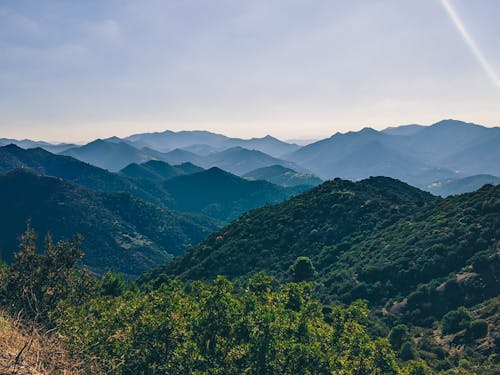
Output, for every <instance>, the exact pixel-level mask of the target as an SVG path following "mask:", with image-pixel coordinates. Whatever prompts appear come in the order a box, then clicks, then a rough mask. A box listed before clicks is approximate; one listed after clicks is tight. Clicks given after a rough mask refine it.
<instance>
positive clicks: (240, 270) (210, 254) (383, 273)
mask: <svg viewBox="0 0 500 375" xmlns="http://www.w3.org/2000/svg"><path fill="white" fill-rule="evenodd" d="M499 249H500V187H499V186H496V187H495V186H492V185H486V186H484V187H483V188H481V189H480V190H478V191H476V192H474V193H468V194H463V195H458V196H453V197H449V198H446V199H442V198H437V197H433V196H431V195H430V194H428V193H424V192H422V191H420V190H418V189H415V188H412V187H410V186H409V185H406V184H404V183H401V182H399V181H397V180H392V179H390V178H382V177H377V178H370V179H367V180H363V181H360V182H350V181H344V180H340V179H336V180H334V181H329V182H326V183H324V184H322V185H320V186H319V187H317V188H315V189H313V190H311V191H309V192H306V193H304V194H302V195H300V196H297V197H295V198H293V199H291V200H289V201H286V202H283V203H281V204H278V205H275V206H271V207H264V208H260V209H256V210H253V211H251V212H249V213H247V214H245V215H243V216H242V217H240V218H239V219H238V220H236V221H235V222H233V223H232V224H230V225H228V226H226V227H224V228H223V229H221V230H220V231H219V232H217V233H214V234H212V235H211V236H210V237H208V239H207V240H206V241H204V242H203V243H201V244H200V245H198V246H197V247H195V248H194V249H192V250H190V251H188V252H187V253H186V254H184V255H182V256H180V257H177V258H175V259H173V260H172V261H171V262H169V263H167V264H166V265H165V266H164V267H162V268H160V269H158V270H156V271H155V272H152V273H150V274H149V275H148V276H146V277H144V280H150V279H153V280H154V279H155V278H156V277H157V276H158V275H159V274H162V273H165V274H167V275H171V276H175V277H178V278H180V279H184V280H195V279H205V280H209V279H214V278H215V277H216V275H224V276H227V277H229V278H232V279H236V280H237V279H242V280H245V279H247V278H248V277H250V275H252V274H253V273H255V272H259V271H264V272H268V273H270V274H272V275H273V276H275V277H276V278H277V279H278V280H281V281H292V280H310V281H314V283H315V287H316V289H315V290H316V293H317V294H316V295H318V296H319V297H320V298H321V299H322V301H323V302H325V303H339V302H340V303H352V302H353V301H355V300H357V299H364V300H367V301H368V302H369V305H370V306H371V307H372V308H373V309H374V315H373V316H377V320H378V321H379V322H384V323H383V324H382V325H387V328H386V329H390V328H391V327H393V328H395V327H396V325H397V324H398V323H403V324H404V325H405V326H404V327H405V328H404V330H405V332H406V333H405V336H404V337H406V338H405V339H404V340H402V341H401V342H399V346H398V345H397V344H394V348H395V349H397V350H400V352H399V355H400V356H402V357H401V358H417V357H421V358H425V359H426V360H427V361H428V362H429V363H431V364H432V366H433V367H434V368H435V369H436V370H438V369H446V368H450V367H453V366H454V364H453V361H454V360H455V359H453V358H454V357H453V356H454V354H453V353H455V354H456V353H458V352H456V351H457V350H458V349H457V347H458V346H460V345H462V346H461V347H462V349H460V350H459V353H460V355H464V356H465V357H468V356H469V357H470V358H469V359H470V360H473V361H477V362H476V363H480V362H481V361H485V360H486V358H488V357H490V356H491V355H493V356H494V355H495V353H496V352H497V351H498V337H499V332H498V331H497V326H498V324H497V319H498V318H499V311H498V302H495V301H496V298H497V297H498V295H499V293H498V292H499V290H500V282H499V281H498V280H499V275H500V254H499ZM460 316H461V318H460ZM463 319H465V320H464V321H463V322H462V323H460V321H462V320H463ZM474 319H480V320H481V323H479V322H478V323H474V325H472V321H475V320H474ZM377 324H379V323H377ZM377 324H376V325H377ZM480 324H482V327H483V328H478V327H479V325H480ZM476 325H478V327H476ZM448 326H450V327H452V328H446V327H448ZM484 327H486V328H484ZM488 327H489V328H488ZM438 328H439V329H440V330H438ZM476 328H477V329H478V332H480V333H477V332H476V331H474V330H475V329H476ZM380 329H382V328H381V327H379V328H377V330H380ZM401 329H403V328H401ZM383 330H384V329H382V331H383ZM439 332H441V333H439ZM474 332H476V333H474ZM395 334H396V333H395ZM422 335H423V337H424V338H425V340H423V341H422V339H419V338H418V337H419V336H420V337H422ZM440 335H442V336H440ZM403 342H408V344H407V345H406V346H405V348H404V349H403V348H402V347H401V346H400V345H402V344H403ZM407 351H410V352H407ZM467 353H469V354H467ZM495 358H496V357H495ZM486 373H488V372H486Z"/></svg>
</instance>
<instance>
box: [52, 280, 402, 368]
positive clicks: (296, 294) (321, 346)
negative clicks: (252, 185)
mask: <svg viewBox="0 0 500 375" xmlns="http://www.w3.org/2000/svg"><path fill="white" fill-rule="evenodd" d="M258 277H260V276H258ZM261 282H262V278H261V277H260V280H259V281H255V280H250V281H249V285H248V288H246V289H245V290H244V291H240V292H239V293H236V294H235V293H234V291H233V285H232V284H231V283H230V282H229V281H228V280H226V279H224V278H217V279H216V280H215V281H214V283H213V284H211V285H206V284H203V283H200V282H195V283H191V284H187V285H182V284H181V283H179V282H178V281H171V282H167V283H163V284H162V285H161V286H160V287H159V288H158V289H155V290H152V291H150V292H147V293H125V294H123V295H121V296H119V297H114V298H110V297H100V298H95V299H93V300H91V301H89V302H88V303H86V304H84V305H79V306H75V305H68V306H67V307H66V308H65V309H64V311H63V312H62V313H61V314H60V315H59V317H58V323H59V325H60V327H61V329H62V331H61V332H62V334H63V335H66V337H67V338H68V343H69V344H70V345H71V347H73V349H74V350H77V351H79V352H80V353H83V355H85V356H88V357H90V358H94V357H99V358H100V360H102V362H103V363H102V365H103V367H104V368H105V369H106V372H107V373H122V374H129V373H130V374H132V373H134V374H136V373H149V374H156V373H158V374H160V373H175V374H195V373H200V374H201V373H212V374H219V373H220V374H222V373H223V374H242V373H253V374H277V373H279V374H306V373H316V374H330V373H332V372H335V371H342V373H345V374H375V373H380V374H382V373H383V374H397V373H398V365H397V364H396V361H395V356H394V353H393V352H392V351H391V349H390V347H389V345H388V343H387V342H386V341H385V340H382V339H378V340H372V339H370V338H369V337H368V335H367V334H366V331H365V328H364V323H363V322H364V320H365V318H366V316H367V313H368V312H367V310H366V307H365V306H364V305H363V304H361V303H357V304H354V305H352V306H350V307H348V308H346V309H344V308H335V309H333V310H332V311H331V312H330V313H329V315H328V317H325V316H324V315H323V313H322V310H321V305H319V304H318V302H317V301H315V300H313V299H312V298H311V288H310V286H309V285H308V284H287V285H283V286H281V287H280V288H278V289H277V290H272V289H271V287H270V285H269V284H267V286H266V287H264V288H263V285H262V284H261ZM256 283H257V284H259V283H260V287H259V288H254V287H250V286H255V284H256ZM292 300H293V301H294V302H292ZM82 317H85V319H82ZM325 318H328V319H329V320H330V321H332V324H328V323H326V322H325Z"/></svg>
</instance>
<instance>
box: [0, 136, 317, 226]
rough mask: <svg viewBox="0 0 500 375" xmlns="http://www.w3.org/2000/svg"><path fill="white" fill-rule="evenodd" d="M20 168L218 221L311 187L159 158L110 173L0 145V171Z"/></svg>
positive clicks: (35, 151) (45, 153) (67, 158)
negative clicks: (289, 185) (239, 175)
mask: <svg viewBox="0 0 500 375" xmlns="http://www.w3.org/2000/svg"><path fill="white" fill-rule="evenodd" d="M18 168H25V169H30V170H33V171H35V172H37V173H39V174H42V175H46V176H52V177H58V178H61V179H64V180H66V181H68V182H72V183H75V184H78V185H81V186H84V187H86V188H89V189H94V190H100V191H105V192H124V193H127V194H130V195H132V196H134V197H136V198H139V199H142V200H146V201H149V202H151V203H153V204H156V205H159V206H161V207H163V208H168V209H175V210H179V211H187V212H193V213H196V214H201V213H202V214H204V215H209V216H211V217H212V218H213V219H216V220H222V221H228V220H232V219H234V218H236V217H237V216H239V215H241V214H242V213H244V212H246V211H248V210H250V209H253V208H256V207H260V206H262V205H265V204H274V203H278V202H280V201H282V200H285V199H287V198H289V197H291V196H293V195H295V194H297V193H300V192H302V191H304V190H307V189H308V188H309V187H310V186H298V187H283V186H278V185H274V184H271V183H269V182H266V181H248V180H246V179H244V178H241V177H238V176H235V175H233V174H231V173H228V172H225V171H222V170H220V169H218V168H215V167H214V168H212V169H210V170H204V169H203V168H201V167H198V166H195V165H193V164H190V163H184V164H179V165H173V166H172V165H170V164H168V163H165V162H162V161H158V160H150V161H147V162H145V163H142V164H130V165H128V166H127V167H125V168H124V169H122V170H121V171H119V172H118V173H113V172H110V171H108V170H105V169H101V168H98V167H95V166H93V165H90V164H87V163H84V162H82V161H79V160H77V159H74V158H72V157H70V156H63V155H55V154H52V153H50V152H48V151H46V150H43V149H41V148H35V149H28V150H24V149H22V148H20V147H18V146H15V145H8V146H4V147H0V174H1V173H8V172H10V171H12V170H15V169H18ZM193 202H197V203H196V204H194V203H193Z"/></svg>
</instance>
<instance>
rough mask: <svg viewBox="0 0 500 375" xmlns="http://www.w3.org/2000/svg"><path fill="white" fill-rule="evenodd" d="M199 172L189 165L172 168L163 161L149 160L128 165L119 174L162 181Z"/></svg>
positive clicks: (192, 165) (199, 169)
mask: <svg viewBox="0 0 500 375" xmlns="http://www.w3.org/2000/svg"><path fill="white" fill-rule="evenodd" d="M201 171H203V168H200V167H198V166H196V165H194V164H191V163H183V164H179V165H175V166H172V165H170V164H168V163H165V162H163V161H159V160H150V161H147V162H146V163H142V164H136V163H132V164H129V165H127V166H126V167H125V168H123V169H122V170H121V171H120V174H122V175H124V176H127V177H132V178H145V179H150V180H158V181H163V180H168V179H170V178H173V177H177V176H182V175H185V174H191V173H197V172H201Z"/></svg>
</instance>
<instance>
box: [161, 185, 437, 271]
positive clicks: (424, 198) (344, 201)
mask: <svg viewBox="0 0 500 375" xmlns="http://www.w3.org/2000/svg"><path fill="white" fill-rule="evenodd" d="M436 199H437V198H435V197H433V196H432V195H431V194H429V193H425V192H423V191H421V190H418V189H417V188H414V187H411V186H409V185H407V184H404V183H402V182H399V181H397V180H393V179H390V178H385V177H377V178H371V179H367V180H363V181H360V182H356V183H354V182H350V181H346V180H341V179H335V180H333V181H328V182H325V183H324V184H322V185H320V186H318V187H316V188H314V189H312V190H310V191H308V192H306V193H304V194H301V195H299V196H297V197H295V198H293V199H291V200H289V201H286V202H283V203H281V204H278V205H275V206H271V207H264V208H260V209H256V210H254V211H252V212H249V213H247V214H245V215H243V216H242V217H240V218H239V219H238V220H236V221H235V222H233V223H231V224H230V225H228V226H226V227H225V228H223V229H222V230H221V231H220V232H218V233H215V234H213V235H211V236H210V237H209V238H208V239H207V240H206V241H205V242H203V243H202V244H201V245H200V246H198V247H197V248H195V249H193V250H191V251H190V252H188V253H187V254H185V255H184V256H182V257H179V258H177V259H174V260H173V261H172V262H170V263H169V264H167V265H166V269H167V271H168V272H169V273H172V274H175V275H180V276H181V277H183V278H190V279H197V278H213V277H215V276H216V275H219V274H220V275H225V276H228V277H240V276H245V275H247V274H251V273H254V272H256V271H261V270H265V271H267V272H271V273H273V274H275V275H276V276H278V277H279V278H281V279H283V278H286V277H287V270H288V268H289V267H290V266H291V265H292V263H293V262H294V261H295V259H296V258H297V257H298V256H301V255H306V256H309V257H314V256H317V255H319V254H320V253H321V252H322V251H325V247H327V246H333V245H338V244H340V243H341V242H342V240H343V239H344V238H347V237H348V236H351V235H353V234H357V233H359V234H362V233H374V232H377V231H379V230H381V229H383V228H386V227H388V226H390V225H392V224H394V223H396V222H397V221H398V220H400V219H401V218H405V217H407V216H408V215H410V214H411V213H412V212H413V211H415V210H417V209H418V207H420V206H423V205H424V204H425V203H427V202H432V201H435V200H436ZM348 247H349V246H348V245H344V248H348ZM322 266H327V264H322Z"/></svg>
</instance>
